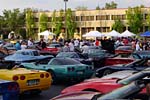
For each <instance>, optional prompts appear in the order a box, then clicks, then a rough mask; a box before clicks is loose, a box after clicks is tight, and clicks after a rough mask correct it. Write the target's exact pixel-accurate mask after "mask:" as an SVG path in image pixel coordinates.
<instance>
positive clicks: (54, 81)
mask: <svg viewBox="0 0 150 100" xmlns="http://www.w3.org/2000/svg"><path fill="white" fill-rule="evenodd" d="M48 72H49V73H50V74H51V77H52V83H56V75H55V73H54V72H53V71H52V70H48Z"/></svg>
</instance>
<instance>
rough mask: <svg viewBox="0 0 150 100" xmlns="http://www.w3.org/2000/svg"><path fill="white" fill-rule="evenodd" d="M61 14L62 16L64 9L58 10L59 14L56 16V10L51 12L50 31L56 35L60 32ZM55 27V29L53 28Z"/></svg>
mask: <svg viewBox="0 0 150 100" xmlns="http://www.w3.org/2000/svg"><path fill="white" fill-rule="evenodd" d="M63 16H64V11H63V10H60V11H59V16H57V17H56V10H54V11H53V14H52V29H53V30H52V32H54V33H55V34H56V36H59V34H60V33H61V29H62V27H63ZM54 29H55V30H54Z"/></svg>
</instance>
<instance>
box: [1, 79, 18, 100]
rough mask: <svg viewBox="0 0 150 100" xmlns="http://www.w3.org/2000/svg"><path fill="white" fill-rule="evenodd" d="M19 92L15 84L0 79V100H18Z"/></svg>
mask: <svg viewBox="0 0 150 100" xmlns="http://www.w3.org/2000/svg"><path fill="white" fill-rule="evenodd" d="M19 91H20V90H19V85H18V83H17V82H12V81H7V80H1V79H0V100H19Z"/></svg>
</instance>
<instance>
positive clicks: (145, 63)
mask: <svg viewBox="0 0 150 100" xmlns="http://www.w3.org/2000/svg"><path fill="white" fill-rule="evenodd" d="M148 67H150V60H148V59H138V60H135V61H133V62H131V63H128V64H118V65H112V66H104V67H101V68H98V69H97V70H96V76H97V77H102V76H105V75H107V74H110V73H113V72H116V71H122V70H135V71H141V70H143V69H145V68H148Z"/></svg>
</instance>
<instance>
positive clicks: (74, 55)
mask: <svg viewBox="0 0 150 100" xmlns="http://www.w3.org/2000/svg"><path fill="white" fill-rule="evenodd" d="M56 57H61V58H62V57H67V58H73V59H75V60H77V61H80V62H81V63H83V64H87V65H92V60H91V59H89V58H88V56H87V55H84V54H81V53H77V52H60V53H58V54H57V56H56Z"/></svg>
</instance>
